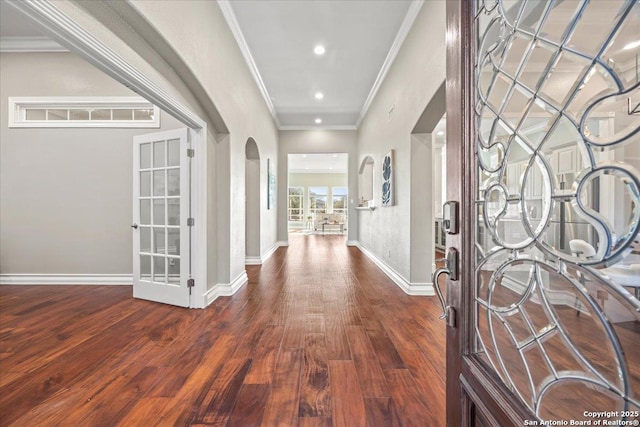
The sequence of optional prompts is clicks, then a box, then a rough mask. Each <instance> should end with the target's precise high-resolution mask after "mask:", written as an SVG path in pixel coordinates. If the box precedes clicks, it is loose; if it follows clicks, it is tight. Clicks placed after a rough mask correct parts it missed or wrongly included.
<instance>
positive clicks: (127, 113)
mask: <svg viewBox="0 0 640 427" xmlns="http://www.w3.org/2000/svg"><path fill="white" fill-rule="evenodd" d="M113 120H123V121H124V120H133V111H132V110H130V109H124V108H115V109H114V110H113Z"/></svg>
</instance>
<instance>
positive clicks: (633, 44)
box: [622, 40, 640, 50]
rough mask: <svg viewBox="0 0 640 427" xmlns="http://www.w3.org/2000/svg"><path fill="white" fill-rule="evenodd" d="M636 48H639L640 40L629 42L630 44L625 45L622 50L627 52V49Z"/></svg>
mask: <svg viewBox="0 0 640 427" xmlns="http://www.w3.org/2000/svg"><path fill="white" fill-rule="evenodd" d="M638 46H640V40H636V41H634V42H631V43H629V44H627V45H625V47H623V48H622V49H624V50H629V49H633V48H635V47H638Z"/></svg>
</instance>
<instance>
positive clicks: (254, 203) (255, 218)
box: [244, 138, 261, 264]
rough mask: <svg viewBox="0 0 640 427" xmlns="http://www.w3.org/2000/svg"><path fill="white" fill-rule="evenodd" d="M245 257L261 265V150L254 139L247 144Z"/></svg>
mask: <svg viewBox="0 0 640 427" xmlns="http://www.w3.org/2000/svg"><path fill="white" fill-rule="evenodd" d="M244 182H245V252H246V253H245V257H246V262H247V263H252V264H255V263H260V262H259V261H260V256H261V254H260V211H261V210H260V187H261V186H260V150H259V149H258V144H256V141H255V140H254V139H253V138H249V139H248V140H247V143H246V144H245V181H244Z"/></svg>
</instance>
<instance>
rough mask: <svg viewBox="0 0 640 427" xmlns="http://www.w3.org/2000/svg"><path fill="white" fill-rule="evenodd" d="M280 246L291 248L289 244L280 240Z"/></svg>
mask: <svg viewBox="0 0 640 427" xmlns="http://www.w3.org/2000/svg"><path fill="white" fill-rule="evenodd" d="M278 246H284V247H286V246H289V242H288V241H286V240H280V241H278Z"/></svg>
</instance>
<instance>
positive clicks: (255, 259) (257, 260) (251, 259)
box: [244, 256, 262, 265]
mask: <svg viewBox="0 0 640 427" xmlns="http://www.w3.org/2000/svg"><path fill="white" fill-rule="evenodd" d="M260 264H262V257H259V256H248V257H245V258H244V265H260Z"/></svg>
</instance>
